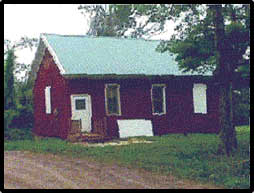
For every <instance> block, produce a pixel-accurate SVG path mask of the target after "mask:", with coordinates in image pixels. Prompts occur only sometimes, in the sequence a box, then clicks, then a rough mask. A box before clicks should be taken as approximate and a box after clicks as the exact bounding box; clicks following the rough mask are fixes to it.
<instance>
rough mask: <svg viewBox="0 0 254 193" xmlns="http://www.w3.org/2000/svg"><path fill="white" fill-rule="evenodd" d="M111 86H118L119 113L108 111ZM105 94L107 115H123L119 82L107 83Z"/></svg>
mask: <svg viewBox="0 0 254 193" xmlns="http://www.w3.org/2000/svg"><path fill="white" fill-rule="evenodd" d="M109 86H116V87H117V100H118V109H119V114H117V113H109V112H108V99H107V88H108V87H109ZM104 95H105V110H106V115H107V116H121V115H122V111H121V100H120V98H121V97H120V85H119V84H115V83H110V84H105V88H104Z"/></svg>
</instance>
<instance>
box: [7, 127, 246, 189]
mask: <svg viewBox="0 0 254 193" xmlns="http://www.w3.org/2000/svg"><path fill="white" fill-rule="evenodd" d="M237 138H238V141H239V149H238V150H237V151H236V152H235V154H234V155H233V156H231V157H227V156H226V155H220V154H217V147H218V144H219V143H220V140H219V136H217V135H215V134H189V135H188V136H187V137H186V136H184V135H182V134H170V135H165V136H161V137H159V136H154V137H140V139H145V140H150V141H153V143H149V144H146V143H144V144H142V143H140V144H130V145H123V146H105V147H84V146H82V145H76V144H71V143H69V142H66V141H63V140H60V139H57V138H44V139H40V140H22V141H7V142H5V143H4V149H5V151H6V150H29V151H34V152H46V153H54V154H59V155H68V156H74V157H80V158H82V157H84V158H85V159H87V157H88V158H93V159H95V160H99V161H103V163H105V162H110V163H115V164H116V163H117V164H121V165H124V166H126V165H127V166H130V167H136V168H143V169H146V170H149V171H154V172H158V173H160V174H164V175H168V174H171V175H172V174H173V175H174V176H176V177H179V178H182V179H186V178H188V179H191V180H195V181H201V182H205V183H214V184H216V185H219V186H224V187H226V188H249V187H250V184H249V176H250V165H249V164H250V161H249V160H250V152H249V146H250V127H249V126H243V127H237Z"/></svg>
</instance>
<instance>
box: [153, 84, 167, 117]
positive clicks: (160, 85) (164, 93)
mask: <svg viewBox="0 0 254 193" xmlns="http://www.w3.org/2000/svg"><path fill="white" fill-rule="evenodd" d="M154 87H162V93H163V106H162V107H163V112H162V113H155V112H154V105H153V88H154ZM151 103H152V115H165V114H166V113H167V110H166V109H167V108H166V85H165V84H152V88H151Z"/></svg>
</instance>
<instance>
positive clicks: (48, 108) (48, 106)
mask: <svg viewBox="0 0 254 193" xmlns="http://www.w3.org/2000/svg"><path fill="white" fill-rule="evenodd" d="M50 89H51V86H46V88H45V106H46V107H45V108H46V114H50V113H51V94H50Z"/></svg>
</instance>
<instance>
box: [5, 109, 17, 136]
mask: <svg viewBox="0 0 254 193" xmlns="http://www.w3.org/2000/svg"><path fill="white" fill-rule="evenodd" d="M18 115H19V114H18V112H17V111H16V110H13V109H9V110H4V132H6V131H7V130H8V129H9V126H10V124H11V122H12V120H13V119H14V117H16V116H18Z"/></svg>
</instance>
